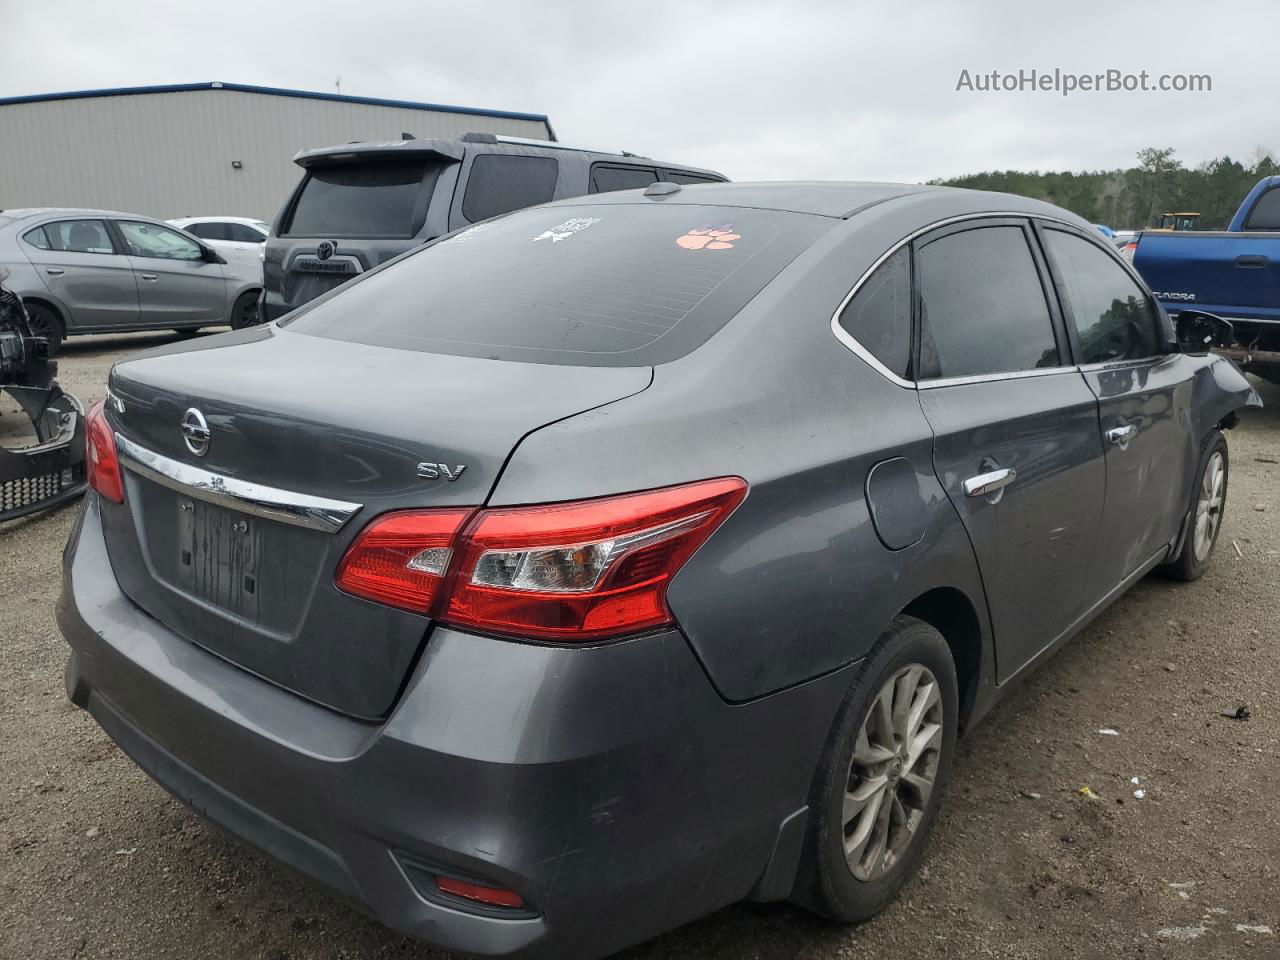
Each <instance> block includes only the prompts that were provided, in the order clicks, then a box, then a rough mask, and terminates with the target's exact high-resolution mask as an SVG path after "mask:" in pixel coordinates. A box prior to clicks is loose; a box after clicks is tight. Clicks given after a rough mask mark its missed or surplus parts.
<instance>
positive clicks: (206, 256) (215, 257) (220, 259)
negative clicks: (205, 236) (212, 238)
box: [200, 246, 227, 263]
mask: <svg viewBox="0 0 1280 960" xmlns="http://www.w3.org/2000/svg"><path fill="white" fill-rule="evenodd" d="M200 259H201V260H203V261H204V262H205V263H226V262H227V260H226V258H225V257H224V256H223V255H222V254H220V253H219V252H218V251H217V250H215V249H213V247H205V246H201V247H200Z"/></svg>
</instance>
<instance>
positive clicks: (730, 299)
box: [288, 204, 842, 367]
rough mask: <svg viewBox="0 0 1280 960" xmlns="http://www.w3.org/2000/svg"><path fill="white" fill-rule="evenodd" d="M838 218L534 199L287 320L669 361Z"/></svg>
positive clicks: (591, 359)
mask: <svg viewBox="0 0 1280 960" xmlns="http://www.w3.org/2000/svg"><path fill="white" fill-rule="evenodd" d="M841 222H842V221H840V220H837V219H834V218H831V217H815V216H808V215H805V214H796V213H785V212H782V211H778V210H755V209H730V208H725V207H703V206H694V205H690V204H679V205H671V206H662V205H658V204H647V205H644V206H640V205H635V204H611V205H599V204H597V205H582V206H565V207H559V206H558V207H551V208H548V207H535V208H534V209H532V210H522V211H518V212H516V213H512V214H511V215H510V216H507V217H502V218H501V219H498V220H491V221H489V222H487V223H483V224H479V225H477V226H474V227H471V228H470V229H467V230H463V231H461V232H459V233H456V234H453V235H452V236H450V237H449V238H448V239H446V240H443V241H441V242H439V243H435V244H432V245H430V246H427V247H425V248H422V249H420V250H419V251H418V252H416V253H413V254H411V255H409V256H406V257H404V258H403V259H401V260H400V261H399V262H397V263H394V264H391V265H390V266H388V267H387V268H386V269H383V270H378V271H377V272H375V273H371V274H369V275H367V276H366V277H364V278H362V279H360V280H356V281H355V282H353V283H351V284H350V285H349V286H347V287H346V288H345V289H344V290H342V291H340V292H339V293H337V294H336V295H335V296H334V297H333V298H332V299H331V300H329V301H327V302H324V303H319V304H316V305H315V306H313V307H311V308H310V309H307V310H303V311H301V312H299V313H297V314H295V315H294V319H293V320H291V321H290V322H289V324H288V329H289V330H294V331H297V332H299V333H307V334H312V335H315V336H323V337H329V338H332V339H338V340H349V341H353V342H356V343H369V344H376V345H379V346H387V347H396V348H400V349H405V350H421V351H425V352H429V353H444V354H453V355H457V356H466V357H485V358H491V359H497V360H528V361H532V362H535V363H556V364H576V365H593V366H618V367H628V366H649V365H651V364H654V363H666V362H667V361H669V360H674V359H676V358H678V357H682V356H684V355H685V354H686V353H688V352H689V351H691V350H694V349H696V348H697V347H698V346H699V345H701V344H702V343H703V342H705V341H706V340H707V339H708V338H709V337H711V335H712V334H714V333H715V332H716V331H717V330H719V329H720V328H721V327H723V326H724V325H725V324H726V323H731V322H733V317H734V316H735V315H736V314H737V313H738V312H739V311H740V310H742V308H743V307H744V306H745V305H746V304H747V303H748V302H749V301H750V300H751V299H752V298H753V297H755V296H756V295H757V294H758V293H760V291H761V290H763V289H764V288H765V286H766V285H767V284H768V283H769V282H770V281H771V280H772V279H773V278H774V277H775V276H776V275H777V274H778V271H780V270H782V269H783V267H785V266H786V265H787V264H788V263H790V262H791V260H792V259H793V258H794V257H795V256H796V255H797V254H799V253H800V252H801V251H802V250H804V249H805V248H807V247H808V246H809V245H810V244H811V243H813V241H814V240H815V239H816V238H817V237H819V236H822V235H823V234H825V233H826V232H827V231H828V230H831V229H832V228H833V225H835V224H839V223H841ZM495 264H500V265H501V267H500V268H499V269H495V266H494V265H495Z"/></svg>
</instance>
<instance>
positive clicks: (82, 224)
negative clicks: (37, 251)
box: [44, 220, 115, 253]
mask: <svg viewBox="0 0 1280 960" xmlns="http://www.w3.org/2000/svg"><path fill="white" fill-rule="evenodd" d="M44 235H45V239H46V240H47V241H48V243H49V246H48V248H47V249H51V250H65V251H67V252H69V253H115V248H114V247H113V246H112V244H111V234H109V233H107V225H106V224H105V223H103V222H102V221H101V220H59V221H58V222H57V223H46V224H45V225H44Z"/></svg>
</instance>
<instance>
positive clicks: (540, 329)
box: [58, 183, 1258, 960]
mask: <svg viewBox="0 0 1280 960" xmlns="http://www.w3.org/2000/svg"><path fill="white" fill-rule="evenodd" d="M1181 319H1182V318H1180V322H1181ZM1181 326H1182V328H1184V329H1185V331H1186V332H1185V334H1184V335H1183V336H1181V337H1179V336H1176V335H1175V332H1174V329H1173V327H1172V326H1171V324H1170V321H1169V319H1168V317H1167V316H1166V315H1165V314H1164V313H1163V312H1162V311H1161V310H1160V308H1159V306H1158V305H1157V304H1156V303H1155V301H1154V300H1153V299H1152V297H1151V294H1150V292H1149V291H1148V290H1147V288H1146V287H1145V286H1144V284H1143V282H1142V280H1141V279H1139V277H1138V276H1137V275H1136V274H1134V272H1133V271H1132V269H1131V268H1130V267H1129V265H1128V264H1127V263H1125V262H1124V261H1123V260H1122V259H1121V258H1120V257H1119V256H1118V255H1117V254H1116V252H1115V251H1114V250H1112V249H1111V248H1110V246H1109V245H1108V244H1107V243H1106V242H1105V240H1104V239H1103V238H1101V237H1100V236H1099V235H1098V233H1097V231H1096V230H1094V229H1093V228H1092V226H1090V224H1088V223H1086V222H1085V221H1084V220H1081V219H1080V218H1078V217H1075V216H1073V215H1071V214H1069V213H1066V212H1065V211H1063V210H1060V209H1058V208H1056V207H1052V206H1049V205H1047V204H1044V203H1040V202H1036V201H1032V200H1027V199H1023V198H1019V197H1013V196H1004V195H998V194H989V193H976V192H969V191H962V190H950V189H944V188H935V187H923V186H893V185H879V184H856V183H851V184H818V183H797V184H722V185H720V184H718V185H706V186H695V187H684V188H681V187H679V186H677V185H675V184H667V183H659V184H655V185H653V186H651V187H650V188H648V189H647V190H646V191H645V192H644V193H640V192H638V191H628V192H623V193H613V194H601V195H597V196H595V197H591V198H579V199H575V200H570V201H565V202H561V203H554V204H550V205H546V206H542V207H536V208H533V209H529V210H524V211H521V212H517V213H512V214H510V215H508V216H505V217H502V218H500V219H496V220H492V221H488V222H485V223H482V224H480V225H478V226H475V227H472V228H470V229H468V230H465V231H463V232H461V233H457V234H453V235H450V236H448V237H446V238H444V239H442V240H440V241H437V242H435V243H433V244H430V245H427V246H425V247H422V248H419V249H418V250H416V251H413V252H411V253H408V254H405V255H403V256H401V257H399V258H397V259H396V260H395V261H392V262H391V263H389V264H387V265H385V266H383V267H381V268H379V269H377V270H374V271H371V272H370V273H368V274H366V275H365V276H363V277H361V278H360V279H358V280H355V281H353V282H351V283H349V284H347V285H345V286H343V287H342V288H341V289H340V290H337V291H334V292H333V293H330V294H328V295H326V296H324V297H321V298H320V299H318V300H316V301H313V302H312V303H310V304H308V305H307V306H306V307H304V308H302V309H300V310H297V311H295V312H293V313H292V314H289V315H288V316H286V317H284V318H282V319H281V320H279V321H277V322H275V323H273V324H270V325H268V326H265V327H257V328H251V329H246V330H241V331H236V332H232V333H230V334H225V335H222V336H217V337H212V338H209V339H205V340H201V341H199V342H189V343H181V344H174V345H171V346H168V347H164V348H161V349H158V350H153V351H151V352H149V353H145V354H142V355H139V356H136V357H133V358H131V359H128V360H125V361H122V362H120V363H119V364H117V365H116V367H115V368H114V370H113V371H112V373H111V377H110V383H109V388H110V392H109V395H108V397H107V400H106V401H105V406H103V405H100V406H99V407H97V408H96V409H95V410H94V411H93V412H92V414H91V415H90V422H89V437H90V440H89V443H90V458H91V460H92V468H91V481H90V482H91V485H92V488H93V491H94V492H93V494H92V495H91V496H89V497H88V498H87V500H86V503H85V506H84V509H83V513H82V515H81V517H80V519H79V522H78V523H77V524H76V527H75V530H74V532H73V534H72V537H71V542H70V544H69V545H68V549H67V552H66V565H65V583H64V589H63V593H62V598H61V600H60V602H59V606H58V621H59V624H60V625H61V628H62V631H63V633H64V634H65V636H66V638H67V640H68V641H69V642H70V645H71V658H70V661H69V663H68V665H67V690H68V693H69V696H70V697H71V699H72V701H74V702H75V703H76V704H78V705H79V706H81V707H83V708H85V709H86V710H88V711H89V712H90V713H91V714H92V715H93V717H94V719H95V720H97V722H98V723H100V724H101V725H102V727H103V728H104V729H105V730H106V731H107V733H108V734H109V735H110V736H111V737H112V738H113V739H114V740H115V741H116V742H117V743H118V744H119V745H120V746H121V748H123V750H124V751H125V752H126V753H128V755H129V756H130V757H132V758H133V759H134V760H135V761H136V762H137V764H138V765H139V766H140V767H142V768H143V769H144V770H145V771H146V772H147V773H148V774H150V775H151V776H152V777H154V778H155V779H156V780H157V781H159V782H160V783H161V784H162V785H163V786H164V787H166V788H167V789H168V790H169V791H170V792H172V793H173V794H174V795H175V796H176V797H178V798H179V799H180V800H182V801H183V802H185V803H187V804H189V805H190V806H192V807H193V808H194V809H196V810H197V811H199V812H200V813H202V814H204V815H205V816H207V817H208V818H209V819H211V820H213V821H215V822H216V823H218V824H220V825H221V826H223V827H225V828H226V829H228V830H230V831H231V832H232V833H234V834H237V835H238V836H240V837H242V838H243V839H245V840H246V841H248V842H249V843H250V844H252V845H254V846H256V847H258V848H259V849H261V850H263V851H265V852H266V853H268V854H270V855H272V856H273V857H275V858H277V859H279V860H281V861H283V862H284V863H286V864H289V865H290V866H292V867H294V868H296V869H297V870H299V871H301V872H302V873H304V874H307V875H309V876H311V877H313V878H315V879H317V880H319V881H321V882H323V883H324V884H326V885H327V886H328V887H330V888H331V889H332V890H334V891H336V892H338V893H339V894H341V895H343V896H344V897H346V898H347V899H349V900H351V901H353V902H355V903H356V904H358V905H360V906H361V907H362V908H363V909H365V910H367V911H368V912H369V913H371V914H372V915H373V916H375V917H377V918H378V919H379V920H381V921H382V922H384V923H386V924H388V925H390V926H392V927H394V928H396V929H397V930H400V931H403V932H405V933H407V934H411V935H413V936H415V937H420V938H422V939H424V940H427V941H429V942H431V943H434V944H438V945H440V946H442V947H445V948H448V949H453V950H458V951H462V952H466V953H471V954H480V955H491V956H497V955H510V954H521V955H525V956H538V957H555V958H559V960H566V958H589V957H598V956H600V955H603V954H606V953H608V952H611V951H614V950H617V949H620V948H622V947H624V946H626V945H628V944H631V943H635V942H637V941H640V940H643V939H645V938H647V937H651V936H653V935H655V934H657V933H659V932H661V931H663V930H667V929H669V928H671V927H674V926H676V925H678V924H681V923H684V922H685V921H688V920H691V919H693V918H695V917H697V916H700V915H702V914H705V913H707V912H709V911H712V910H715V909H716V908H718V907H722V906H724V905H726V904H730V903H733V902H734V901H738V900H742V899H753V900H781V899H786V898H791V899H793V900H795V901H797V902H799V903H802V904H804V905H806V906H808V907H810V908H811V909H813V910H816V911H818V912H819V913H822V914H824V915H826V916H828V917H832V918H834V919H836V920H840V921H858V920H862V919H864V918H867V917H870V916H871V915H872V914H874V913H875V912H876V911H878V910H880V909H881V908H882V907H884V906H885V904H886V903H888V902H889V900H890V899H891V898H892V897H893V896H894V895H895V894H896V893H897V892H898V890H899V889H900V888H901V887H902V885H903V884H904V883H905V882H906V880H907V879H908V878H909V877H910V876H911V874H912V872H913V871H914V870H915V868H916V867H917V865H918V864H919V863H920V860H921V856H922V854H923V853H924V851H925V846H926V837H927V834H928V832H929V827H930V825H931V823H932V822H933V820H934V819H935V815H936V812H937V808H938V803H939V799H940V797H941V795H942V793H943V790H944V787H945V785H946V782H947V778H948V773H949V770H950V767H951V763H952V757H953V753H954V747H955V742H956V736H957V734H959V733H960V732H963V731H964V730H966V729H967V728H969V727H971V726H972V725H973V724H974V723H975V722H976V721H977V720H978V718H979V717H981V716H982V715H983V714H984V713H986V712H987V711H988V710H989V709H990V708H991V706H992V704H993V703H995V702H996V701H997V700H998V699H999V698H1000V697H1001V696H1002V695H1003V694H1004V692H1005V691H1006V690H1007V689H1008V688H1009V687H1010V686H1011V685H1012V684H1013V683H1014V681H1016V680H1017V679H1019V678H1020V677H1022V676H1024V675H1025V674H1026V673H1028V672H1029V671H1030V670H1031V669H1032V668H1033V667H1034V666H1036V665H1037V664H1038V663H1040V662H1041V661H1043V660H1044V659H1045V658H1046V657H1047V656H1049V655H1050V654H1051V653H1052V652H1053V651H1054V650H1055V649H1056V648H1057V647H1058V646H1060V645H1061V644H1062V643H1064V642H1065V641H1067V640H1068V639H1070V638H1071V637H1072V636H1073V635H1074V634H1076V633H1078V632H1079V631H1080V630H1081V628H1082V627H1084V626H1085V624H1087V623H1088V622H1089V621H1090V620H1091V619H1093V618H1094V617H1096V616H1097V615H1098V614H1099V613H1100V612H1101V611H1102V610H1104V609H1105V608H1106V607H1107V605H1108V604H1110V603H1111V602H1112V601H1113V600H1115V599H1116V598H1117V597H1119V596H1120V595H1121V594H1122V593H1123V592H1124V591H1125V590H1126V589H1127V588H1128V587H1130V586H1131V585H1133V583H1134V582H1135V581H1137V580H1138V579H1139V578H1141V577H1143V576H1144V575H1146V574H1147V573H1149V572H1150V571H1153V570H1156V569H1160V570H1163V571H1165V572H1167V573H1168V574H1169V575H1171V576H1173V577H1174V578H1177V579H1182V580H1191V579H1194V578H1196V577H1198V576H1199V575H1200V574H1201V573H1202V572H1203V571H1204V570H1205V568H1206V565H1207V564H1208V563H1210V561H1211V559H1212V555H1213V550H1214V544H1215V541H1216V539H1217V535H1218V531H1219V529H1220V524H1221V521H1222V516H1223V511H1224V509H1225V506H1226V495H1227V476H1228V471H1227V466H1228V461H1227V445H1226V442H1225V440H1224V437H1223V430H1224V429H1225V428H1227V427H1230V426H1231V425H1232V424H1233V423H1234V422H1235V419H1236V416H1237V414H1238V412H1239V411H1240V410H1241V408H1243V407H1246V406H1249V405H1256V404H1257V403H1258V400H1257V396H1256V394H1254V392H1253V391H1252V389H1251V388H1250V386H1249V384H1248V383H1247V381H1246V380H1245V378H1244V377H1243V376H1242V375H1241V374H1240V372H1239V371H1238V370H1237V369H1236V368H1235V367H1234V366H1233V365H1232V364H1231V363H1230V362H1229V361H1226V360H1224V359H1221V358H1219V357H1216V356H1213V355H1210V354H1208V353H1207V342H1208V340H1211V339H1212V337H1213V331H1212V326H1213V324H1212V318H1207V317H1203V316H1202V317H1199V318H1194V317H1192V318H1190V319H1189V320H1188V321H1187V322H1186V323H1181Z"/></svg>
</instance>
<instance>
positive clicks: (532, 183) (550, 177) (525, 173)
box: [462, 153, 560, 223]
mask: <svg viewBox="0 0 1280 960" xmlns="http://www.w3.org/2000/svg"><path fill="white" fill-rule="evenodd" d="M559 169H560V164H559V162H558V161H557V160H555V159H554V158H552V157H521V156H514V155H508V154H499V153H489V154H483V155H482V156H479V157H476V158H475V160H473V161H472V162H471V174H470V176H469V177H468V178H467V193H466V196H464V197H463V198H462V215H463V216H464V217H466V218H467V219H468V220H470V221H471V222H472V223H475V222H476V221H478V220H488V219H489V218H490V217H496V216H498V215H499V214H503V213H510V212H511V211H512V210H519V209H520V208H521V207H532V206H534V205H535V204H539V203H546V202H547V201H548V200H550V199H551V198H552V197H554V196H555V193H556V177H557V176H559Z"/></svg>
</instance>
